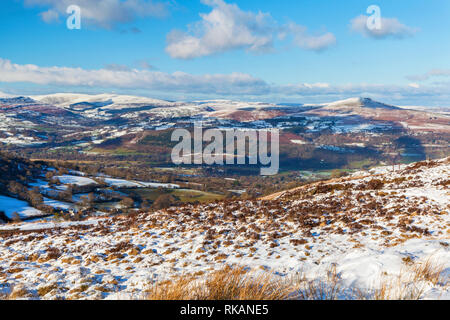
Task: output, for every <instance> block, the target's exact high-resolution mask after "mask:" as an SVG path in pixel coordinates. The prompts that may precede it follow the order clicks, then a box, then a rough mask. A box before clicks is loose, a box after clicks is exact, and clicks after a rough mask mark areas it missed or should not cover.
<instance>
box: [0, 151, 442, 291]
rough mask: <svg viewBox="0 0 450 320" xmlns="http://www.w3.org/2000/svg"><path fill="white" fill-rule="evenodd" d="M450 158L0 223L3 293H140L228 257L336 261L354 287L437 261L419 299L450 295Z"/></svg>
mask: <svg viewBox="0 0 450 320" xmlns="http://www.w3.org/2000/svg"><path fill="white" fill-rule="evenodd" d="M449 172H450V158H447V159H444V160H441V161H435V162H422V163H416V164H413V165H409V166H404V167H401V168H396V171H395V172H393V171H392V168H391V167H386V168H379V169H376V170H375V171H373V172H360V173H358V174H357V175H353V176H351V177H347V178H341V179H335V180H331V181H327V182H320V183H316V184H311V185H307V186H303V187H300V188H297V189H293V190H290V191H286V192H281V193H279V194H276V195H273V196H271V197H267V198H266V199H264V200H262V199H261V200H255V201H226V202H216V203H211V204H203V205H185V206H182V207H177V208H171V209H167V210H162V211H158V212H155V213H147V212H140V213H138V214H136V215H131V216H124V217H115V218H91V219H90V220H87V221H83V222H71V223H67V222H65V223H55V222H51V223H50V222H45V221H44V222H35V223H20V224H14V225H5V226H2V227H1V228H0V230H1V231H0V280H1V282H2V283H3V285H2V288H0V290H3V292H5V293H8V292H11V291H14V292H15V293H16V294H19V293H20V295H22V297H25V298H40V299H52V298H72V299H78V298H89V299H104V298H106V299H110V298H118V299H127V298H143V297H145V290H146V288H148V286H150V285H151V284H152V283H154V282H157V281H163V280H167V279H170V278H171V277H174V276H176V275H182V274H191V275H194V274H195V275H197V276H199V277H200V276H201V275H202V274H204V273H208V272H210V271H211V270H214V269H220V268H222V267H223V266H224V265H225V264H228V265H241V266H246V267H250V268H252V269H254V270H259V271H260V272H262V270H264V271H266V272H271V273H275V274H276V275H277V277H281V278H287V277H290V276H292V275H295V274H298V273H302V274H304V275H305V276H306V277H308V278H311V279H315V278H323V277H326V273H327V270H329V268H330V267H334V268H336V270H337V272H338V276H339V278H340V280H341V281H342V282H343V283H344V284H345V286H346V287H348V288H357V289H359V290H365V291H367V292H371V291H370V290H372V289H376V288H377V287H379V286H380V283H381V280H380V279H382V278H383V277H393V279H397V278H396V277H397V276H398V275H399V274H405V272H406V273H407V272H408V270H409V269H408V268H409V267H410V266H411V265H421V264H425V263H426V261H427V259H433V261H437V262H439V263H440V264H441V265H442V267H443V268H442V270H443V273H442V277H441V278H440V280H439V281H432V279H428V278H424V279H416V280H415V282H414V284H415V285H418V284H421V285H422V291H420V298H438V299H450V289H449V287H448V280H449V277H450V250H449V234H450V215H449V209H450V200H449V199H450V197H449V183H450V180H449Z"/></svg>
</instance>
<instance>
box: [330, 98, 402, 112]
mask: <svg viewBox="0 0 450 320" xmlns="http://www.w3.org/2000/svg"><path fill="white" fill-rule="evenodd" d="M326 106H327V107H331V108H370V109H391V110H394V109H399V108H398V107H395V106H392V105H389V104H385V103H382V102H378V101H375V100H373V99H371V98H367V97H355V98H349V99H345V100H339V101H335V102H332V103H329V104H327V105H326Z"/></svg>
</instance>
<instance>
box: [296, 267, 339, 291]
mask: <svg viewBox="0 0 450 320" xmlns="http://www.w3.org/2000/svg"><path fill="white" fill-rule="evenodd" d="M326 273H327V276H326V278H324V279H320V278H319V279H314V280H308V279H306V278H305V277H299V278H297V279H296V280H294V281H293V282H294V283H295V284H296V285H297V291H296V292H297V297H296V298H297V299H300V300H338V299H339V298H340V297H341V295H343V294H344V291H345V290H344V289H343V286H342V283H341V278H340V274H339V273H338V272H337V268H336V266H335V265H333V266H331V267H330V268H329V269H328V270H327V272H326Z"/></svg>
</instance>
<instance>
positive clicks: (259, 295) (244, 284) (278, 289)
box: [147, 267, 292, 300]
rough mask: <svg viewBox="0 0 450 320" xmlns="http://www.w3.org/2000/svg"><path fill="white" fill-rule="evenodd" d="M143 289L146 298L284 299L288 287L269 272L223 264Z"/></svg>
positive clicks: (288, 291) (290, 290)
mask: <svg viewBox="0 0 450 320" xmlns="http://www.w3.org/2000/svg"><path fill="white" fill-rule="evenodd" d="M147 292H148V296H147V299H149V300H286V299H288V298H289V295H290V293H291V292H292V287H291V285H289V284H286V283H283V282H280V281H277V280H274V277H273V276H272V275H271V274H262V275H255V276H251V275H250V274H249V273H248V272H247V271H246V270H245V269H244V268H243V267H238V268H230V267H226V268H224V269H222V270H219V271H215V272H213V273H211V274H210V275H209V276H208V277H207V278H205V279H198V278H195V277H192V276H190V277H184V278H178V279H176V280H174V281H170V282H163V283H158V284H155V285H152V286H151V287H150V288H149V289H148V291H147Z"/></svg>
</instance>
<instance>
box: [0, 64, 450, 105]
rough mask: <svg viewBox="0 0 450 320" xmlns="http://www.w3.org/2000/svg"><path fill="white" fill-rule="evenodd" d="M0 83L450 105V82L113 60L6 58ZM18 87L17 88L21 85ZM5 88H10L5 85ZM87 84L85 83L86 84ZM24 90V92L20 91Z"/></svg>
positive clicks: (167, 93)
mask: <svg viewBox="0 0 450 320" xmlns="http://www.w3.org/2000/svg"><path fill="white" fill-rule="evenodd" d="M0 83H3V84H8V83H10V84H11V83H22V84H23V83H28V84H30V83H31V84H35V85H37V87H38V88H39V87H45V88H47V89H46V90H48V88H53V91H61V89H62V91H68V90H69V91H70V90H72V89H75V90H78V91H79V90H80V89H79V88H85V89H86V90H94V91H96V92H98V93H100V92H102V91H104V90H105V89H107V90H109V89H114V90H116V89H117V90H122V91H123V92H126V93H129V92H132V91H139V90H141V91H145V92H147V93H152V92H159V93H162V94H164V95H165V96H166V97H169V98H170V99H174V98H176V97H179V96H180V95H183V96H189V97H191V98H192V99H199V98H200V97H208V98H214V99H216V98H221V97H224V98H225V97H232V98H237V99H250V100H252V99H253V100H254V99H257V100H261V99H265V100H268V101H279V100H284V101H301V102H304V101H305V100H307V101H316V102H323V101H328V100H329V101H332V100H338V99H343V98H348V97H353V96H368V97H371V98H373V99H379V100H381V101H386V102H395V101H399V102H401V103H407V104H411V103H413V104H421V103H423V101H426V103H427V104H434V105H439V104H441V105H448V101H449V100H450V83H440V84H434V85H432V86H422V85H420V86H418V85H414V84H408V85H388V84H364V83H359V84H352V83H350V84H340V85H334V84H329V83H295V84H283V85H277V84H270V83H268V82H266V81H264V80H262V79H259V78H255V77H253V76H251V75H248V74H243V73H230V74H203V75H192V74H188V73H184V72H174V73H165V72H159V71H152V70H149V69H128V68H126V67H124V66H120V65H109V66H108V67H107V68H104V69H96V70H85V69H81V68H68V67H40V66H37V65H32V64H28V65H20V64H14V63H12V62H11V61H9V60H5V59H2V58H0ZM14 87H16V88H17V85H15V86H14ZM3 90H4V89H3ZM83 90H84V89H83ZM20 94H23V93H20Z"/></svg>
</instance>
